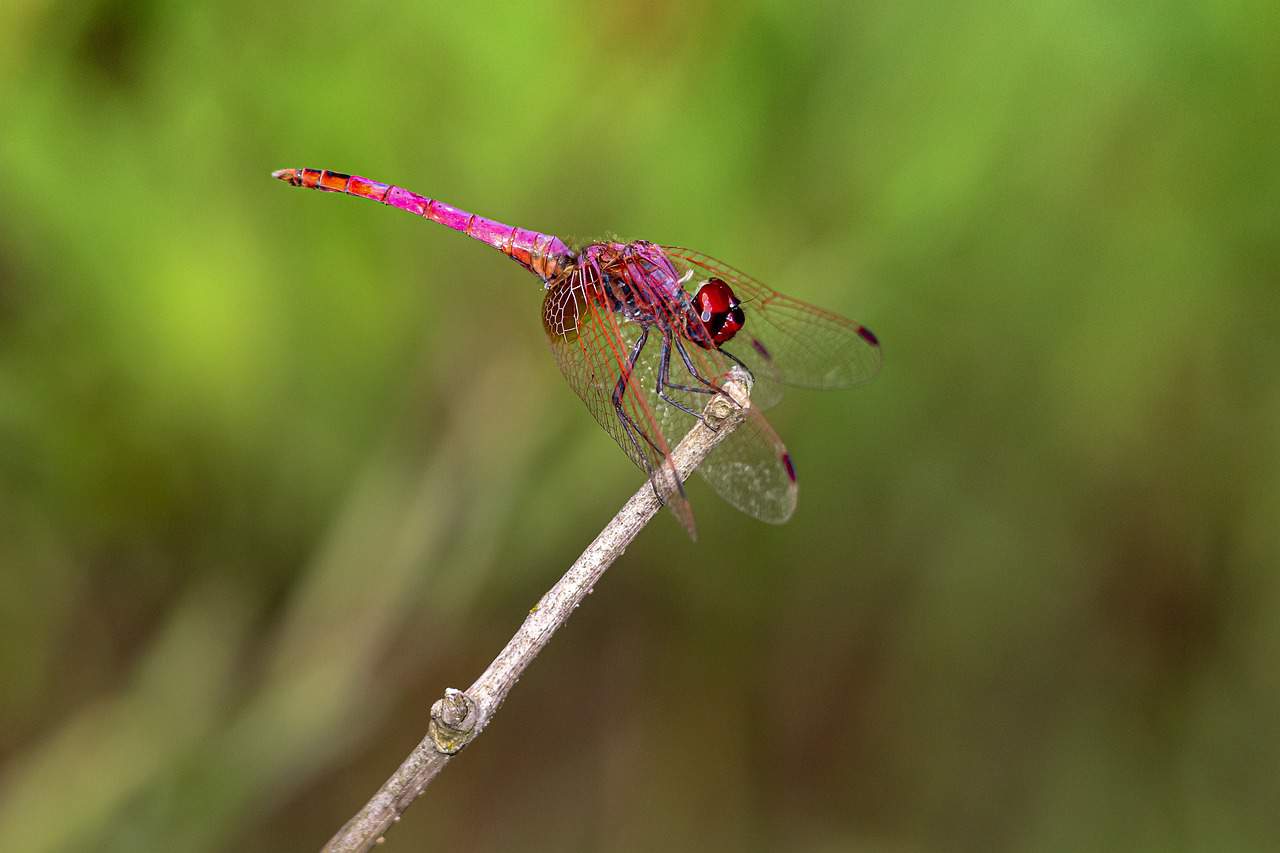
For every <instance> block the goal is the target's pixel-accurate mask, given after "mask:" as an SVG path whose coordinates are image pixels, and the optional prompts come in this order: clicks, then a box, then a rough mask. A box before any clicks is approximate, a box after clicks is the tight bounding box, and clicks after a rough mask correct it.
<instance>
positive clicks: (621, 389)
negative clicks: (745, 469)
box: [613, 326, 684, 503]
mask: <svg viewBox="0 0 1280 853" xmlns="http://www.w3.org/2000/svg"><path fill="white" fill-rule="evenodd" d="M648 340H649V327H648V326H646V327H645V328H644V331H642V332H641V333H640V337H639V338H637V339H636V342H635V343H634V344H633V345H632V346H631V354H630V355H628V356H627V364H626V366H625V367H624V368H623V369H622V374H621V375H620V376H619V377H618V383H617V384H616V385H614V386H613V410H614V411H615V412H616V413H617V415H618V420H619V421H621V422H622V429H623V432H625V433H626V434H627V438H628V439H629V440H630V441H631V445H632V447H634V448H635V450H636V456H637V457H638V458H639V459H640V460H641V461H642V462H643V463H644V468H645V473H646V474H648V475H649V485H651V486H652V487H653V493H654V494H655V495H657V496H658V500H660V501H662V502H663V503H666V499H665V498H664V497H663V496H662V494H661V493H660V492H659V491H658V484H657V472H656V471H654V469H653V463H652V462H651V461H650V460H649V454H647V453H645V451H644V448H643V447H641V446H640V441H639V439H637V437H636V436H639V437H640V438H642V439H644V441H645V443H646V444H648V445H649V447H651V448H653V452H654V453H656V454H657V455H658V456H659V457H660V458H662V457H665V456H666V454H665V453H664V452H663V451H662V449H661V448H659V447H658V445H656V444H654V442H653V439H652V438H650V437H649V435H648V433H646V432H645V431H644V430H643V429H641V428H640V425H639V424H637V423H636V422H635V419H634V418H632V417H631V415H629V414H627V410H626V407H624V406H623V405H622V397H623V395H624V394H625V393H626V390H627V383H628V382H629V381H630V379H631V374H632V373H633V372H634V371H635V367H636V362H637V361H639V360H640V353H641V352H643V351H644V345H645V342H646V341H648ZM676 488H677V489H678V490H679V492H680V494H684V486H683V485H682V484H680V483H679V482H678V481H677V485H676Z"/></svg>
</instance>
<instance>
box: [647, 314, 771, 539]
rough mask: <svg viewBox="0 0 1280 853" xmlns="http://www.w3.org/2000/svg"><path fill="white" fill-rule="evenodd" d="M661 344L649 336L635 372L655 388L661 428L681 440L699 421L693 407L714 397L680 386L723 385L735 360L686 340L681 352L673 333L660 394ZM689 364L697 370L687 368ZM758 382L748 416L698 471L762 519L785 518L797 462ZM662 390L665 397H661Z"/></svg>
mask: <svg viewBox="0 0 1280 853" xmlns="http://www.w3.org/2000/svg"><path fill="white" fill-rule="evenodd" d="M663 344H664V341H663V340H662V338H659V339H658V340H657V341H656V342H650V344H649V347H648V348H646V351H645V356H644V357H643V358H642V359H641V360H640V362H639V363H638V364H637V365H636V378H637V380H638V382H639V384H640V386H641V387H642V388H644V389H646V391H651V392H652V393H650V394H649V399H650V402H651V404H652V411H653V413H654V417H655V418H656V419H657V421H658V423H659V424H660V425H661V428H662V432H663V433H664V434H665V435H667V436H669V437H672V438H673V439H674V440H678V438H679V437H680V436H682V435H684V434H685V433H686V432H688V431H689V430H690V429H692V428H693V426H694V424H695V422H696V421H695V419H694V416H693V415H692V414H690V413H689V411H692V412H701V411H702V409H703V408H704V407H705V406H706V405H707V402H708V401H709V400H710V399H711V394H709V393H704V392H703V391H690V390H681V389H690V388H707V383H705V382H703V381H702V379H708V380H710V384H711V385H712V386H714V387H719V386H720V384H721V383H722V382H723V381H724V379H725V377H726V376H727V375H728V373H729V371H731V370H732V369H734V367H735V366H736V365H735V363H734V361H733V360H732V359H731V358H729V357H728V356H726V355H725V354H724V353H723V352H719V351H717V350H705V349H702V348H700V347H698V346H696V345H694V344H692V343H688V342H685V343H683V344H682V347H681V348H682V349H683V352H681V348H677V344H676V341H675V340H674V339H673V340H672V341H671V342H670V343H669V344H668V347H669V349H668V359H667V369H666V382H665V384H664V390H663V394H662V395H659V394H658V393H657V388H658V378H659V375H660V371H661V365H662V346H663ZM685 357H687V358H688V363H686V362H685ZM690 365H692V367H693V370H690V369H689V367H690ZM695 372H696V373H695ZM759 388H760V383H759V382H757V383H756V385H755V386H754V387H753V388H752V392H751V401H750V404H749V408H748V410H747V417H746V420H744V421H743V422H742V423H741V424H739V425H738V428H737V429H735V430H734V431H733V433H732V434H731V435H730V436H729V437H728V438H726V439H725V440H724V441H723V442H721V443H720V444H719V445H718V446H717V447H716V448H715V449H714V450H713V451H711V453H710V455H709V456H707V458H706V459H705V460H704V461H703V462H702V464H701V465H699V466H698V473H699V474H701V475H702V477H703V479H704V480H706V481H707V482H708V483H709V484H710V485H711V487H712V488H713V489H714V490H715V491H716V494H718V495H720V497H722V498H723V499H724V500H725V501H727V502H728V503H729V504H731V505H732V506H733V507H735V508H736V509H739V510H741V511H742V512H745V513H746V514H747V515H750V516H753V517H755V518H758V519H760V520H761V521H767V522H770V523H773V524H781V523H782V522H784V521H786V520H787V519H789V518H790V517H791V514H792V512H793V511H794V510H795V507H796V478H795V467H794V466H793V465H792V463H791V457H790V456H789V455H788V454H787V448H786V447H785V446H784V445H783V443H782V440H781V439H779V438H778V435H777V433H775V432H774V430H773V427H771V426H770V425H769V422H768V421H767V420H765V417H764V415H762V414H761V413H760V411H759V409H760V406H759V405H758V404H757V389H759ZM708 390H710V389H709V388H708ZM663 396H665V397H666V399H662V397H663ZM677 404H678V405H677ZM681 407H683V408H681ZM686 410H689V411H686Z"/></svg>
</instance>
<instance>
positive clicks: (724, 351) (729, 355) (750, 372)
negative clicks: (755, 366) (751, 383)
mask: <svg viewBox="0 0 1280 853" xmlns="http://www.w3.org/2000/svg"><path fill="white" fill-rule="evenodd" d="M720 354H721V355H723V356H724V357H726V358H728V359H729V360H730V361H732V362H733V363H734V364H736V365H738V367H741V368H742V369H743V370H745V371H747V375H748V376H750V377H751V378H752V379H753V380H754V379H755V378H756V374H755V371H754V370H752V369H751V368H749V367H747V366H746V365H745V364H743V363H742V359H740V358H738V357H737V356H736V355H734V354H733V353H731V352H729V351H728V350H727V349H722V350H720Z"/></svg>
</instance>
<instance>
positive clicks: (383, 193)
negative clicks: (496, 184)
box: [271, 169, 573, 281]
mask: <svg viewBox="0 0 1280 853" xmlns="http://www.w3.org/2000/svg"><path fill="white" fill-rule="evenodd" d="M271 175H272V177H275V178H278V179H280V180H282V181H284V182H285V183H287V184H289V185H290V186H295V187H306V188H307V189H313V190H320V191H322V192H331V193H343V194H345V195H353V196H358V197H359V198H367V199H370V200H371V201H376V202H381V203H382V204H386V205H390V206H391V207H398V208H400V209H401V210H407V211H408V212H409V213H412V214H414V215H416V216H421V217H423V218H424V219H430V220H431V221H432V222H438V223H440V224H441V225H443V226H445V227H446V228H450V229H452V230H454V231H461V232H462V233H463V234H466V235H467V236H468V237H472V238H474V239H476V240H479V241H480V242H481V243H485V244H487V245H489V246H492V247H493V248H495V249H497V250H498V251H500V252H502V254H504V255H506V256H507V257H509V258H511V259H512V260H514V261H515V262H516V263H518V264H520V266H522V267H524V268H525V269H527V270H529V271H530V272H532V273H534V274H535V275H537V276H539V277H541V278H542V280H543V281H547V280H549V279H551V278H552V277H554V276H555V274H556V273H557V272H559V270H560V268H561V266H562V265H563V264H564V263H565V262H566V261H567V260H569V259H570V258H571V257H572V256H573V253H572V252H571V251H570V250H569V247H568V246H566V245H565V244H564V243H563V242H562V241H561V240H560V238H559V237H554V236H552V235H550V234H543V233H541V232H540V231H530V230H528V229H525V228H517V227H513V226H511V225H505V224H503V223H501V222H498V221H496V220H493V219H489V218H487V217H484V216H480V215H478V214H475V213H470V212H468V211H465V210H461V209H460V208H456V207H453V206H452V205H449V204H445V203H444V202H442V201H437V200H436V199H431V198H427V197H426V196H421V195H418V194H417V193H415V192H411V191H409V190H406V189H405V188H403V187H397V186H393V185H391V184H384V183H382V182H381V181H375V180H371V179H370V178H364V177H361V176H360V175H348V174H345V173H343V172H332V171H329V170H328V169H280V170H278V171H275V172H272V173H271Z"/></svg>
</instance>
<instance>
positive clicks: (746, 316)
mask: <svg viewBox="0 0 1280 853" xmlns="http://www.w3.org/2000/svg"><path fill="white" fill-rule="evenodd" d="M271 174H272V177H274V178H277V179H279V180H281V181H284V182H286V183H288V184H290V185H291V186H295V187H306V188H309V189H316V190H321V191H324V192H331V193H343V194H345V195H351V196H357V197H359V198H367V199H371V200H373V201H376V202H380V203H382V204H385V205H389V206H391V207H397V208H400V209H401V210H405V211H408V212H409V213H412V214H414V215H415V216H421V217H423V218H424V219H429V220H431V221H432V222H437V223H439V224H441V225H443V226H445V227H446V228H450V229H452V230H454V231H461V232H462V233H463V234H466V235H467V236H468V237H472V238H474V239H476V240H479V241H480V242H482V243H486V244H488V245H489V246H492V247H493V248H495V249H497V250H498V251H500V252H502V253H503V254H504V255H506V256H507V257H509V258H511V259H512V260H514V261H515V262H516V263H518V264H520V266H522V267H524V268H525V269H526V270H528V271H529V272H531V273H533V274H534V275H536V276H537V277H538V278H539V279H541V281H542V285H543V289H544V291H545V295H544V297H543V301H542V325H543V328H544V330H545V331H546V334H547V339H548V340H549V341H550V343H551V350H552V352H553V354H554V355H555V359H556V363H557V364H558V365H559V367H560V371H561V372H562V373H563V374H564V377H565V379H566V380H567V381H568V383H569V385H570V387H571V388H572V389H573V391H574V392H575V393H576V394H577V395H578V397H580V398H581V399H582V401H583V402H584V403H585V404H586V406H587V408H588V409H589V410H590V412H591V414H592V416H593V417H594V418H595V420H596V421H597V423H599V425H600V426H601V427H603V428H604V430H605V432H607V433H608V434H609V435H610V436H611V437H612V438H613V439H614V441H616V442H617V443H618V446H619V447H621V448H622V450H623V452H624V453H626V455H627V456H628V457H629V458H630V459H631V461H632V462H634V463H635V464H636V465H637V466H638V467H639V468H640V470H641V471H643V472H644V473H645V475H646V476H647V477H648V478H649V482H650V483H651V484H652V487H653V490H654V492H655V493H656V494H657V496H658V498H659V499H660V500H661V501H662V502H663V503H664V504H665V505H666V506H667V507H668V508H669V509H671V511H672V512H673V513H674V515H675V516H676V518H677V519H678V520H679V521H680V523H681V524H682V525H683V526H684V528H685V530H686V531H688V533H689V536H690V537H691V538H695V539H696V537H697V528H696V526H695V524H694V518H693V511H692V509H691V508H690V506H689V501H688V498H687V496H686V494H685V490H684V485H683V482H682V480H681V478H680V476H678V474H677V473H676V470H675V465H674V463H673V461H672V457H671V451H672V448H673V447H675V445H676V444H677V443H678V442H679V440H680V438H681V437H683V436H684V435H685V434H686V433H687V432H688V431H689V430H690V429H691V428H692V427H693V426H694V425H695V424H696V423H697V422H698V421H701V420H702V415H701V414H700V412H701V411H702V410H703V408H704V407H705V405H706V403H707V402H708V401H709V400H710V399H712V398H713V397H714V395H717V394H721V393H723V390H724V389H723V383H724V382H725V381H726V380H727V379H728V378H729V377H730V376H731V375H733V374H734V371H735V370H736V371H742V370H745V371H746V372H747V373H748V374H749V376H750V377H751V380H752V383H751V384H752V391H751V396H750V399H749V401H748V402H746V403H745V409H746V411H745V413H744V415H745V416H744V419H743V420H742V422H741V424H740V426H738V428H737V429H736V430H734V431H733V432H732V433H731V434H730V435H728V436H727V437H726V438H725V440H724V441H722V442H721V443H720V444H719V445H717V446H716V448H715V449H714V450H713V451H712V452H711V454H710V455H709V456H708V457H707V458H706V459H705V460H704V461H703V462H702V464H701V465H699V466H698V469H697V470H698V473H699V474H700V475H701V476H702V477H703V478H704V479H705V480H706V481H707V482H708V483H709V484H710V485H711V487H712V488H713V489H714V490H715V491H716V492H717V493H718V494H719V495H720V496H721V497H722V498H724V499H725V500H726V501H728V502H729V503H730V504H731V505H733V506H734V507H736V508H737V509H739V510H741V511H743V512H745V513H747V514H748V515H751V516H754V517H755V518H758V519H760V520H762V521H766V522H771V523H776V524H781V523H783V522H785V521H787V520H788V519H789V518H790V517H791V515H792V513H793V512H794V511H795V506H796V495H797V481H796V468H795V463H794V462H793V461H792V458H791V455H790V453H789V452H788V451H787V448H786V446H785V445H784V444H783V443H782V441H781V440H780V439H779V438H778V435H777V433H776V432H774V430H773V427H771V426H770V425H769V422H768V420H766V419H765V417H764V415H763V414H762V410H763V409H767V408H768V407H770V406H772V405H773V404H775V403H777V402H778V400H779V399H780V397H781V389H782V386H785V385H790V386H799V387H805V388H819V389H835V388H846V387H849V386H852V385H857V384H859V383H862V382H866V381H867V380H869V379H871V378H872V377H873V376H874V375H875V374H876V373H877V371H878V370H879V368H880V361H881V356H880V342H879V340H878V339H877V338H876V336H875V335H874V334H873V333H872V332H871V330H870V329H868V328H867V327H866V326H864V325H862V324H860V323H857V322H855V321H853V320H849V319H847V318H845V317H842V316H840V315H838V314H835V313H832V312H830V311H825V310H823V309H821V308H816V307H814V306H812V305H809V304H807V303H805V302H802V301H800V300H798V299H793V298H792V297H790V296H784V295H783V294H781V293H779V292H777V291H776V290H773V289H771V288H769V287H766V286H765V285H764V284H761V283H760V282H759V281H757V280H756V279H754V278H751V277H750V276H748V275H746V274H745V273H742V272H739V271H738V270H736V269H734V268H733V267H731V266H729V265H728V264H725V263H722V262H720V261H717V260H715V259H714V258H712V257H709V256H707V255H704V254H702V253H700V252H696V251H693V250H691V249H684V248H680V247H676V246H663V245H658V244H656V243H651V242H648V241H646V240H636V241H632V242H619V241H614V240H609V241H601V242H594V243H589V244H587V245H584V246H582V247H581V248H577V249H574V248H571V247H570V246H569V245H568V244H566V243H565V242H564V241H562V240H561V239H560V238H559V237H555V236H553V235H551V234H544V233H542V232H539V231H531V230H528V229H525V228H519V227H515V226H511V225H504V224H503V223H501V222H497V221H495V220H492V219H488V218H486V217H483V216H479V215H477V214H474V213H470V212H468V211H465V210H461V209H459V208H456V207H453V206H452V205H449V204H445V203H444V202H441V201H438V200H435V199H430V198H427V197H425V196H421V195H418V194H417V193H414V192H411V191H409V190H407V189H404V188H403V187H398V186H395V185H392V184H386V183H382V182H380V181H375V180H371V179H369V178H364V177H361V176H359V175H348V174H345V173H343V172H335V171H332V170H328V169H310V168H298V169H279V170H277V171H275V172H272V173H271ZM739 375H740V374H739ZM728 399H730V400H731V401H732V397H729V398H728ZM734 404H735V405H744V404H739V403H737V402H736V401H735V402H734ZM704 422H705V421H704Z"/></svg>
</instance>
